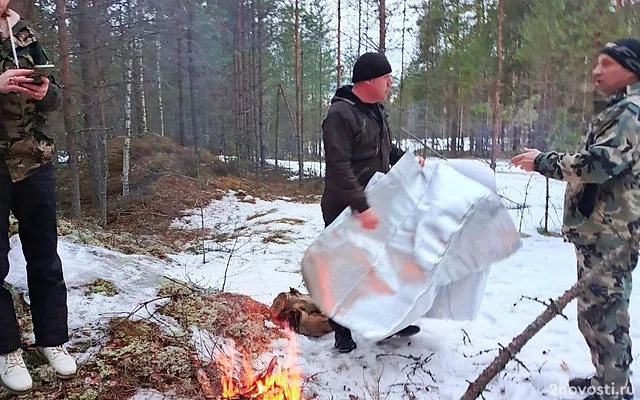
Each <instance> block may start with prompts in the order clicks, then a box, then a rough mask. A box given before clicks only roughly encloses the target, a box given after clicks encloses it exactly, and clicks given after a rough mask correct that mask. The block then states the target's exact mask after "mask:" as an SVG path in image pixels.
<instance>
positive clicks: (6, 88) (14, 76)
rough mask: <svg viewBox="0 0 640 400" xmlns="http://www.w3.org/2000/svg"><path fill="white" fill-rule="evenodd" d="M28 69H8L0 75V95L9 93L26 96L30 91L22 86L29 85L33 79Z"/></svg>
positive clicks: (31, 71)
mask: <svg viewBox="0 0 640 400" xmlns="http://www.w3.org/2000/svg"><path fill="white" fill-rule="evenodd" d="M32 73H33V70H30V69H8V70H6V71H5V72H3V73H2V74H1V75H0V93H2V94H6V93H11V92H17V93H24V94H27V93H28V92H29V91H30V90H29V89H27V88H25V87H23V86H22V85H26V84H31V83H32V82H33V78H32V77H31V76H30V75H31V74H32Z"/></svg>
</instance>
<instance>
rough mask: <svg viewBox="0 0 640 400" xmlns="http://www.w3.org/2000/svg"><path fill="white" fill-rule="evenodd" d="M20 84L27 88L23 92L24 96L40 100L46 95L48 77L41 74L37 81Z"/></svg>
mask: <svg viewBox="0 0 640 400" xmlns="http://www.w3.org/2000/svg"><path fill="white" fill-rule="evenodd" d="M20 86H22V87H23V88H25V89H27V91H26V92H23V93H24V95H25V96H26V97H29V98H32V99H34V100H42V99H43V98H44V96H46V95H47V91H49V78H47V77H46V76H42V77H40V81H39V82H38V83H23V84H22V85H20Z"/></svg>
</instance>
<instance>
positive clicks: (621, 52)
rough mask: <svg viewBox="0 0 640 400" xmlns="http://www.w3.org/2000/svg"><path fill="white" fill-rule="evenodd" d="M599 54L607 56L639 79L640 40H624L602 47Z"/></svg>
mask: <svg viewBox="0 0 640 400" xmlns="http://www.w3.org/2000/svg"><path fill="white" fill-rule="evenodd" d="M600 53H604V54H607V55H609V56H611V57H612V58H613V59H614V60H616V61H617V62H618V63H619V64H620V65H622V66H623V67H624V68H625V69H628V70H629V71H631V72H633V73H634V74H636V76H637V77H638V78H639V79H640V40H638V39H636V38H624V39H619V40H616V41H615V42H609V43H607V44H605V45H604V47H603V48H602V50H600Z"/></svg>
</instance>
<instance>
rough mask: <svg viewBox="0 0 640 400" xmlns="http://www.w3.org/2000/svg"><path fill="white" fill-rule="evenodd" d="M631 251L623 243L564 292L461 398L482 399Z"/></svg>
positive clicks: (628, 245)
mask: <svg viewBox="0 0 640 400" xmlns="http://www.w3.org/2000/svg"><path fill="white" fill-rule="evenodd" d="M631 248H632V246H631V244H630V243H629V242H625V243H623V245H621V246H619V247H618V248H616V249H615V250H614V251H613V252H611V253H610V254H609V256H607V257H606V259H605V260H604V262H603V263H602V264H601V265H600V267H599V268H596V269H594V270H593V271H591V272H589V273H588V274H587V275H586V276H585V277H583V278H582V279H580V280H579V281H578V282H576V284H574V285H573V286H572V287H571V288H570V289H568V290H567V291H565V292H564V294H563V295H562V296H560V297H559V298H558V299H557V300H555V301H551V302H550V303H549V305H548V306H547V308H546V309H545V310H544V311H543V312H542V314H540V315H539V316H538V317H537V318H536V319H535V320H534V321H533V322H532V323H530V324H529V326H527V327H526V328H525V330H524V331H522V333H520V334H519V335H518V336H516V337H515V338H513V340H512V341H511V343H509V345H508V346H507V347H503V348H502V349H501V350H500V352H499V353H498V355H497V356H496V358H494V359H493V361H492V362H491V364H489V366H488V367H487V368H485V370H484V371H482V373H481V374H480V375H479V376H478V378H476V380H475V381H473V382H471V383H470V384H469V387H468V388H467V391H466V392H465V393H464V394H463V395H462V397H461V398H460V400H474V399H476V398H478V396H481V395H482V392H483V391H484V390H485V388H486V387H487V385H488V384H489V382H491V380H492V379H493V378H494V377H495V376H496V375H498V373H500V371H502V370H503V369H504V367H505V366H506V365H507V363H508V362H509V361H511V360H513V359H515V355H516V354H517V353H518V352H520V350H521V349H522V348H523V347H524V345H525V344H527V342H528V341H529V340H531V338H532V337H533V336H534V335H535V334H536V333H538V332H539V331H540V330H541V329H542V328H543V327H544V326H545V325H546V324H548V323H549V321H551V320H552V319H553V318H554V317H555V316H556V315H561V313H562V310H564V309H565V307H566V306H567V305H568V304H569V303H570V302H571V301H573V300H574V299H575V298H576V297H578V295H579V294H580V293H581V292H583V291H584V289H585V288H586V287H587V286H588V285H589V284H591V282H592V281H593V280H594V279H595V277H596V276H598V274H600V273H601V272H602V271H604V270H605V269H606V268H609V266H610V264H611V263H612V261H613V260H616V259H619V258H620V256H621V255H622V254H623V253H624V252H625V251H628V250H629V249H631Z"/></svg>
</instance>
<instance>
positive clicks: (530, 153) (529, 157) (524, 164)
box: [511, 147, 540, 172]
mask: <svg viewBox="0 0 640 400" xmlns="http://www.w3.org/2000/svg"><path fill="white" fill-rule="evenodd" d="M538 154H540V150H538V149H530V148H528V147H525V148H524V153H522V154H518V155H517V156H515V157H513V158H512V159H511V163H512V164H513V165H515V166H516V167H520V168H522V169H523V170H525V171H527V172H532V171H533V163H534V161H535V160H536V157H538Z"/></svg>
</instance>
